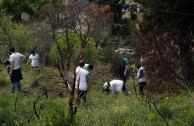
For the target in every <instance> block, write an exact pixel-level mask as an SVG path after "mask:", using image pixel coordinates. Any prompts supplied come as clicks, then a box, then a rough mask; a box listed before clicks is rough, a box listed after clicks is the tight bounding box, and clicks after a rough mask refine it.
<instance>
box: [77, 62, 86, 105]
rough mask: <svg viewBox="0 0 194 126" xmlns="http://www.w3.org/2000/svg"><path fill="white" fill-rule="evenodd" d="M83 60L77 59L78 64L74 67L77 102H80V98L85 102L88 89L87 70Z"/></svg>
mask: <svg viewBox="0 0 194 126" xmlns="http://www.w3.org/2000/svg"><path fill="white" fill-rule="evenodd" d="M84 65H85V62H84V60H80V61H79V66H78V67H77V68H76V83H75V89H77V92H78V99H77V103H78V104H79V103H80V100H81V98H82V99H83V102H86V96H87V91H88V82H89V72H88V71H87V70H85V69H84Z"/></svg>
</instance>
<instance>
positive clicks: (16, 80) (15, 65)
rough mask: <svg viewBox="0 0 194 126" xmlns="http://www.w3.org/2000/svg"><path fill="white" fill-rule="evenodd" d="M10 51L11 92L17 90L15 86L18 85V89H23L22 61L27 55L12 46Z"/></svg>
mask: <svg viewBox="0 0 194 126" xmlns="http://www.w3.org/2000/svg"><path fill="white" fill-rule="evenodd" d="M9 51H10V58H9V60H10V63H11V67H10V73H9V74H10V80H11V92H12V93H14V92H15V87H17V89H18V91H19V92H20V91H21V84H20V80H21V79H22V73H21V68H20V62H21V61H22V60H24V58H25V56H24V55H22V54H20V53H17V52H15V48H14V47H11V48H10V49H9Z"/></svg>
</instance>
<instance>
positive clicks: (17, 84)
mask: <svg viewBox="0 0 194 126" xmlns="http://www.w3.org/2000/svg"><path fill="white" fill-rule="evenodd" d="M16 86H17V89H18V91H19V92H20V90H21V84H20V81H18V82H15V83H11V92H12V93H14V92H15V87H16Z"/></svg>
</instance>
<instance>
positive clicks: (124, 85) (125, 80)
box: [121, 76, 127, 91]
mask: <svg viewBox="0 0 194 126" xmlns="http://www.w3.org/2000/svg"><path fill="white" fill-rule="evenodd" d="M121 79H122V80H123V87H122V90H123V91H125V90H126V82H127V77H126V76H124V77H123V78H121Z"/></svg>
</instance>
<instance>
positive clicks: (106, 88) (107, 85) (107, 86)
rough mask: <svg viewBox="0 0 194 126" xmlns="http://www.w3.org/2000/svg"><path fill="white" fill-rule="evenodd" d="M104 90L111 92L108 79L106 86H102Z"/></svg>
mask: <svg viewBox="0 0 194 126" xmlns="http://www.w3.org/2000/svg"><path fill="white" fill-rule="evenodd" d="M102 91H106V92H110V82H109V81H107V82H106V83H104V86H103V88H102Z"/></svg>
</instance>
